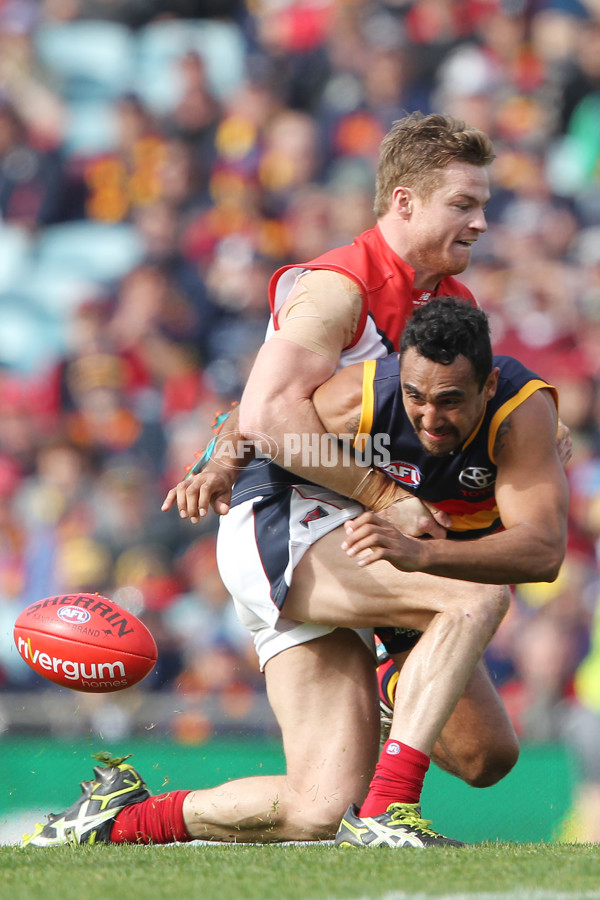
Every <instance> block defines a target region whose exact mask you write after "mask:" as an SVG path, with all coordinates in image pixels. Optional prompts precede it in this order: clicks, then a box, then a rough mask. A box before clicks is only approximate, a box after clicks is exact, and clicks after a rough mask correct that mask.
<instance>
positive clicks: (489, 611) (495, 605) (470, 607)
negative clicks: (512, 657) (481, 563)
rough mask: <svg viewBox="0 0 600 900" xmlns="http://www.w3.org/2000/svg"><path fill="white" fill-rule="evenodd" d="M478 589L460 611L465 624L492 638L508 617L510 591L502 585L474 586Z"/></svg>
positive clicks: (467, 598)
mask: <svg viewBox="0 0 600 900" xmlns="http://www.w3.org/2000/svg"><path fill="white" fill-rule="evenodd" d="M474 587H475V588H476V589H475V590H474V591H472V592H471V593H470V594H469V595H468V596H465V597H464V600H463V603H462V605H461V607H460V610H458V612H459V614H460V615H462V616H463V617H464V622H465V624H468V625H471V626H472V627H473V628H475V629H477V630H478V631H482V632H486V633H488V635H489V637H491V636H492V635H493V634H494V633H495V631H496V629H497V628H498V626H499V625H500V623H501V621H502V619H503V618H504V616H505V615H506V613H507V611H508V607H509V603H510V593H509V591H508V590H507V589H506V588H505V587H504V586H501V585H474Z"/></svg>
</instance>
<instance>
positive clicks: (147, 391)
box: [0, 0, 600, 840]
mask: <svg viewBox="0 0 600 900" xmlns="http://www.w3.org/2000/svg"><path fill="white" fill-rule="evenodd" d="M414 109H419V110H421V111H422V112H424V113H428V112H434V111H443V112H447V113H450V114H453V115H455V116H458V117H459V118H462V119H464V120H465V121H466V122H468V123H469V124H471V125H475V126H477V127H479V128H482V129H483V130H485V131H486V132H487V133H488V134H489V135H490V136H491V138H492V140H493V141H494V144H495V148H496V154H497V158H496V161H495V162H494V164H493V166H492V170H491V177H492V199H491V202H490V204H489V207H488V221H489V229H488V232H487V233H486V235H485V236H484V237H483V238H481V239H480V240H479V242H478V243H477V245H476V246H475V252H474V257H473V261H472V263H471V266H470V268H469V269H468V270H467V272H466V273H465V275H464V276H463V280H464V281H465V282H466V283H467V284H468V286H469V287H470V288H471V289H472V291H473V292H474V294H475V296H476V297H477V298H478V300H479V302H480V303H481V305H482V306H483V308H484V309H485V310H486V311H487V312H488V313H489V314H490V317H491V322H492V328H493V337H494V344H495V348H496V350H497V351H498V352H507V353H511V354H514V355H515V356H518V357H519V358H520V359H522V360H523V361H524V362H525V363H526V364H528V365H529V366H531V367H532V368H534V369H535V370H537V371H538V372H539V373H540V374H541V375H543V376H544V377H546V378H547V379H548V380H549V381H551V382H552V383H553V384H555V385H556V386H557V387H558V389H559V392H560V398H561V416H562V419H563V420H564V421H565V422H566V423H567V424H568V425H569V427H570V428H571V431H572V437H573V442H574V455H573V460H572V462H571V463H570V464H569V466H568V476H569V481H570V485H571V492H572V496H571V521H570V540H569V551H568V554H567V558H566V561H565V564H564V567H563V571H562V572H561V575H560V577H559V578H558V580H557V581H556V583H554V584H551V585H549V584H544V585H528V586H525V587H517V589H516V592H515V599H514V602H513V604H512V607H511V610H510V613H509V615H508V616H507V619H506V621H505V622H504V623H503V625H502V627H501V628H500V630H499V632H498V634H497V636H496V638H495V639H494V641H493V643H492V645H491V647H490V648H489V651H488V661H489V665H490V668H491V670H492V672H493V674H494V677H495V679H496V683H497V685H498V687H499V690H500V693H501V695H502V697H503V699H504V701H505V703H506V705H507V707H508V709H509V711H510V713H511V716H512V718H513V721H514V723H515V727H516V728H517V731H518V732H519V734H520V735H521V736H522V737H523V738H524V739H529V740H536V741H538V740H565V741H569V742H570V743H571V744H572V746H573V747H574V748H575V750H576V752H577V754H578V756H579V758H580V759H581V764H582V766H583V769H584V773H585V779H586V782H587V783H586V791H585V796H586V798H587V801H589V804H590V806H591V808H592V809H595V810H596V813H595V815H596V828H597V833H596V837H595V839H598V840H600V761H599V760H598V758H597V757H598V753H597V751H596V748H597V746H598V742H599V741H600V736H599V732H600V612H599V613H598V615H597V609H600V607H598V603H597V600H598V591H599V583H598V552H599V543H598V542H599V538H600V397H599V392H598V386H599V383H600V0H454V2H447V0H415V2H410V0H387V2H385V0H379V2H377V0H249V2H248V3H243V2H242V0H197V2H195V0H179V2H177V0H170V2H168V3H167V2H161V0H39V2H33V0H0V218H1V222H0V422H1V427H0V538H1V539H0V624H1V628H2V635H3V637H2V644H1V645H0V646H1V649H0V688H1V689H2V691H3V692H5V693H6V692H13V693H14V692H24V691H32V690H38V689H41V688H42V687H43V689H44V690H45V691H48V690H50V691H51V690H52V688H50V687H49V686H48V684H47V683H44V684H43V685H42V682H41V679H38V678H37V676H35V675H33V673H31V672H30V671H29V670H28V669H27V667H26V666H24V665H23V662H22V661H21V659H20V658H19V657H18V656H17V655H16V653H15V651H14V648H13V647H12V646H11V645H12V639H11V634H12V624H13V622H14V619H15V618H16V616H17V615H18V613H19V611H20V610H21V609H22V608H23V607H24V606H25V605H27V604H28V603H30V602H32V601H33V600H36V599H39V598H40V597H44V596H49V595H51V594H53V593H59V592H60V593H63V592H71V591H92V592H99V593H102V594H106V595H109V596H110V597H112V598H113V599H115V600H116V601H118V602H120V603H122V604H123V605H124V606H126V607H127V608H129V609H131V610H132V611H134V612H136V613H137V614H139V615H141V616H142V618H143V619H144V621H145V622H146V623H147V624H148V625H149V627H150V628H151V630H152V631H153V633H154V635H155V637H156V639H157V642H158V645H159V651H160V656H159V662H158V664H157V667H156V669H155V670H154V672H153V673H152V675H151V676H150V677H149V678H148V679H147V680H146V681H145V682H144V683H143V695H144V698H145V699H144V700H143V703H144V704H146V705H145V709H150V710H151V709H152V703H153V702H155V701H156V702H158V700H159V699H160V697H164V696H166V695H168V696H169V697H172V696H175V702H174V704H173V703H172V704H171V708H172V709H173V710H177V711H178V712H179V713H180V714H179V715H178V714H176V713H175V712H174V713H173V715H172V716H171V717H170V719H169V718H168V717H167V719H168V720H167V721H166V722H165V726H164V727H165V728H166V730H168V731H169V733H170V734H171V735H173V736H174V737H176V738H179V739H181V740H190V741H193V740H203V739H205V738H206V737H207V735H209V734H210V733H211V731H212V730H214V727H215V725H214V721H215V720H211V718H210V716H209V715H208V714H207V713H206V712H203V709H205V708H208V707H205V706H204V707H203V702H204V701H210V703H211V704H212V706H211V707H210V708H212V709H213V710H215V709H217V710H220V711H221V713H222V714H223V715H222V718H223V720H224V721H227V722H229V723H232V724H231V727H236V722H240V721H244V722H247V721H248V720H253V721H255V722H258V721H259V719H258V717H257V714H256V710H257V709H258V708H259V707H260V704H261V703H262V701H263V700H264V696H263V681H262V676H261V675H260V673H259V672H258V670H257V666H256V662H255V659H254V651H253V648H252V647H251V645H250V643H249V640H248V638H247V636H246V633H245V631H243V629H242V628H241V626H240V625H239V624H238V623H237V620H236V619H235V616H234V613H233V610H232V606H231V604H230V602H229V598H228V596H227V593H226V591H225V589H224V588H223V586H222V584H221V582H220V579H219V577H218V573H217V571H216V565H215V557H214V543H215V530H216V520H215V518H214V517H210V519H207V520H206V521H204V522H203V523H202V524H201V525H197V526H192V525H191V524H190V523H187V522H182V521H180V519H179V518H178V516H177V515H176V513H175V512H173V513H161V512H160V506H161V503H162V499H163V498H164V495H165V494H166V492H167V490H168V489H169V488H170V487H172V486H173V485H174V484H175V483H176V482H177V481H179V480H180V478H181V477H182V475H183V472H184V469H185V466H186V464H189V463H190V462H192V461H193V458H194V453H195V452H196V451H197V450H200V449H202V448H203V447H204V446H205V445H206V443H207V442H208V439H209V437H210V434H211V431H210V424H211V420H212V419H213V417H214V414H215V412H217V411H218V410H221V409H226V408H228V406H229V404H230V403H231V402H232V401H234V400H236V399H238V398H239V396H240V393H241V390H242V387H243V384H244V381H245V378H246V376H247V373H248V371H249V367H250V366H251V364H252V360H253V358H254V355H255V353H256V351H257V348H258V346H259V345H260V343H261V341H262V339H263V336H264V332H265V327H266V322H267V314H268V305H267V284H268V280H269V277H270V275H271V274H272V273H273V271H274V270H275V269H276V268H277V267H279V266H280V265H283V264H285V263H287V262H297V261H302V260H308V259H310V258H311V257H313V256H315V255H318V254H320V253H321V252H323V251H325V250H326V249H328V248H331V247H333V246H337V245H341V244H344V243H348V242H350V241H351V240H352V239H353V237H354V236H355V235H356V234H358V233H359V232H361V231H362V230H364V229H365V228H369V227H371V225H372V224H373V221H374V219H373V213H372V199H373V190H374V173H375V167H376V163H377V157H378V148H379V143H380V141H381V139H382V137H383V135H384V134H385V132H386V131H387V130H388V128H389V127H390V125H391V124H392V122H393V121H394V120H396V119H398V118H400V117H401V116H402V115H403V114H404V113H406V112H409V111H412V110H414ZM56 690H58V689H56ZM126 693H129V692H126ZM183 698H185V702H186V703H188V704H190V698H191V704H190V705H188V707H187V708H186V711H185V712H184V713H182V712H181V708H179V709H178V707H177V704H178V703H184V699H183ZM85 699H86V702H87V703H88V704H89V703H91V701H90V699H89V698H85ZM94 703H95V704H96V706H94V705H93V704H92V708H93V711H94V710H95V712H96V714H97V715H98V716H99V717H100V718H99V720H98V721H99V722H100V723H101V724H102V726H103V727H108V728H110V727H112V728H113V729H114V728H116V727H119V728H121V729H122V730H123V731H125V732H126V731H127V729H128V728H134V724H133V722H134V719H133V718H132V717H131V716H130V715H129V713H128V712H127V709H126V708H125V707H122V708H121V707H119V705H118V698H117V700H115V698H114V697H112V698H111V700H110V715H105V716H104V717H102V715H101V711H102V704H103V703H108V701H106V698H95V699H94ZM1 708H2V695H1V694H0V717H1ZM260 708H262V707H260ZM119 710H120V713H119ZM119 715H120V718H119ZM217 718H218V717H217ZM111 723H112V725H111ZM115 723H120V724H118V726H117V725H115ZM98 727H100V725H99V726H98Z"/></svg>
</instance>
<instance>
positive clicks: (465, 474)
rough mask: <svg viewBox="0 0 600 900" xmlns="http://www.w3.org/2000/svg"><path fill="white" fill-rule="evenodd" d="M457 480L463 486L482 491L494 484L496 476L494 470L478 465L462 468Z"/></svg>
mask: <svg viewBox="0 0 600 900" xmlns="http://www.w3.org/2000/svg"><path fill="white" fill-rule="evenodd" d="M458 480H459V481H460V483H461V484H462V485H463V486H464V487H468V488H478V489H479V490H480V491H482V490H485V488H488V487H490V485H492V484H494V482H495V481H496V476H495V474H494V472H490V470H489V469H483V468H480V467H479V466H469V468H468V469H463V470H462V472H461V473H460V475H459V476H458Z"/></svg>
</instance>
